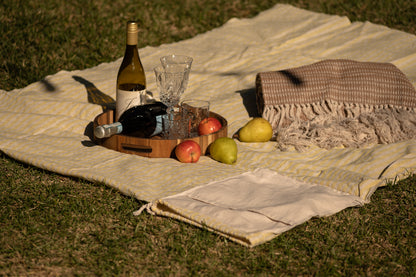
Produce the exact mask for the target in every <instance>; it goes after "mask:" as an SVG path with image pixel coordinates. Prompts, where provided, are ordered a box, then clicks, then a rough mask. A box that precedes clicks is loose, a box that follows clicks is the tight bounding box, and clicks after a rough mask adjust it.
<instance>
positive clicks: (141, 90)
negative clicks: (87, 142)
mask: <svg viewBox="0 0 416 277" xmlns="http://www.w3.org/2000/svg"><path fill="white" fill-rule="evenodd" d="M138 33H139V27H138V24H137V22H135V21H129V22H127V37H126V52H125V53H124V58H123V61H122V62H121V65H120V68H119V71H118V74H117V92H116V94H117V95H116V120H118V119H119V118H120V116H121V114H123V112H124V111H126V110H127V109H129V108H131V107H134V106H137V105H142V104H145V102H146V75H145V73H144V69H143V65H142V62H141V61H140V56H139V51H138V46H137V44H138Z"/></svg>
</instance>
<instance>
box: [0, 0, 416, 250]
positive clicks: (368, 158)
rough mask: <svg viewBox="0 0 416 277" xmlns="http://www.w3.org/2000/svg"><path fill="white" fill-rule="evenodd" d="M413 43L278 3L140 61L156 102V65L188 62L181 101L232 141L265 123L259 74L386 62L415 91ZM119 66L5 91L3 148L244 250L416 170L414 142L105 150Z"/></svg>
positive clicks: (0, 98) (144, 53) (146, 52)
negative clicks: (193, 159)
mask: <svg viewBox="0 0 416 277" xmlns="http://www.w3.org/2000/svg"><path fill="white" fill-rule="evenodd" d="M415 42H416V37H415V36H414V35H411V34H408V33H405V32H401V31H397V30H392V29H390V28H387V27H385V26H380V25H375V24H372V23H369V22H354V23H352V22H350V20H349V19H348V18H346V17H340V16H334V15H326V14H320V13H315V12H310V11H306V10H302V9H298V8H295V7H293V6H290V5H283V4H277V5H276V6H275V7H273V8H271V9H269V10H267V11H264V12H262V13H260V14H259V15H258V16H256V17H254V18H250V19H236V18H233V19H231V20H229V21H228V22H227V23H226V24H224V25H223V26H221V27H219V28H217V29H214V30H211V31H208V32H206V33H203V34H200V35H197V36H195V37H194V38H191V39H188V40H184V41H180V42H176V43H172V44H165V45H160V46H158V47H150V46H148V47H144V48H142V49H140V50H139V51H140V56H141V60H142V62H143V65H144V67H145V71H146V77H147V80H148V88H147V89H148V90H149V91H150V92H151V93H153V94H154V96H155V98H158V92H157V88H156V84H155V80H154V75H153V72H152V68H153V67H154V66H155V65H157V64H158V63H159V57H161V56H163V55H166V54H171V53H175V54H186V55H190V56H192V57H193V58H194V63H193V66H192V72H191V75H190V80H189V85H188V89H187V90H186V92H185V95H184V97H192V98H205V99H206V98H208V99H209V100H210V102H211V107H210V109H211V110H212V111H213V112H216V113H218V114H221V115H222V116H223V117H225V118H226V119H227V121H228V123H229V126H228V132H229V133H228V134H229V136H230V137H231V136H232V135H233V134H234V133H235V132H236V131H237V130H238V129H239V128H240V127H241V126H243V125H244V124H245V123H246V122H247V121H248V120H250V118H251V117H253V116H256V115H257V108H256V95H255V78H256V74H257V73H258V72H267V71H274V70H282V69H287V68H294V67H298V66H303V65H308V64H312V63H315V62H318V61H321V60H325V59H351V60H356V61H374V62H387V63H392V64H394V65H395V66H396V67H397V68H399V69H400V70H401V71H402V72H403V73H404V74H405V75H406V76H407V78H408V79H409V80H410V82H411V83H412V85H413V86H415V84H416V43H415ZM120 63H121V58H120V59H118V60H116V61H114V62H111V63H103V64H100V65H98V66H96V67H93V68H90V69H86V70H76V71H60V72H58V73H56V74H54V75H51V76H46V77H45V78H44V79H43V80H40V81H39V82H35V83H33V84H31V85H29V86H27V87H25V88H19V89H15V90H12V91H4V90H1V91H0V128H1V130H2V132H0V150H1V151H2V152H4V153H5V154H6V155H8V156H10V157H12V158H14V159H17V160H19V161H22V162H25V163H28V164H31V165H33V166H36V167H39V168H43V169H46V170H49V171H53V172H57V173H60V174H64V175H68V176H76V177H80V178H84V179H87V180H91V181H98V182H103V183H105V184H107V185H108V186H111V187H114V188H117V189H119V190H120V192H121V193H124V194H126V195H133V196H134V197H136V198H137V199H140V200H144V201H147V202H148V203H149V204H148V205H147V206H146V208H147V210H148V211H149V212H152V213H155V214H158V215H165V216H171V217H174V218H178V219H180V220H184V221H186V222H189V223H192V224H195V225H197V226H204V227H206V228H208V229H210V230H212V231H214V232H217V233H219V234H221V235H223V236H226V237H228V238H230V239H232V240H234V241H236V242H238V243H241V244H243V245H247V246H254V245H258V244H261V243H264V242H266V241H268V240H270V239H272V238H273V237H275V236H277V235H278V234H279V233H281V232H283V231H286V230H288V229H290V228H293V227H294V226H296V225H298V224H300V223H302V222H305V221H306V220H308V219H309V218H311V217H313V216H327V215H330V214H333V213H336V212H338V211H339V210H342V209H344V208H347V207H351V206H355V205H362V204H364V203H366V202H368V201H370V198H371V195H372V194H373V193H374V191H375V190H376V189H377V188H378V187H380V186H382V185H384V184H385V182H386V180H392V179H396V180H398V179H401V178H404V177H406V176H408V174H409V173H411V172H415V171H416V141H415V140H406V141H402V142H397V143H390V144H374V145H371V146H368V147H365V148H342V147H337V148H332V149H329V150H328V149H322V148H319V147H311V148H309V149H308V150H307V151H304V152H299V151H295V150H290V149H289V150H287V151H282V150H281V149H279V148H278V147H277V145H276V141H270V142H267V143H241V142H239V141H238V140H237V141H236V143H237V146H238V151H239V152H238V161H237V163H236V164H235V165H225V164H222V163H218V162H216V161H214V160H212V159H211V158H210V157H208V156H206V157H202V158H201V159H200V160H199V162H198V163H196V164H182V163H179V162H178V161H176V160H174V159H169V158H166V159H165V158H160V159H159V158H157V159H150V158H144V157H140V156H137V155H129V154H123V153H119V152H116V151H113V150H110V149H106V148H104V147H102V146H99V145H96V144H94V143H93V142H92V139H91V138H92V137H91V136H92V121H93V120H94V118H95V117H96V116H97V115H99V114H100V113H102V112H103V109H106V108H108V107H107V106H106V105H104V106H103V105H99V104H102V103H100V101H99V99H104V98H105V99H110V100H111V99H115V80H116V74H117V70H118V67H119V65H120ZM97 96H100V97H97ZM97 99H98V100H97ZM239 184H241V186H240V187H239ZM288 184H291V185H289V186H288ZM256 187H258V188H259V189H254V190H253V188H256ZM260 188H261V189H260ZM236 191H239V192H240V193H238V194H233V192H236ZM305 191H307V192H309V193H306V194H305V193H302V192H305ZM279 192H281V193H279ZM252 193H255V194H252ZM250 195H252V196H253V197H248V198H247V196H250ZM268 195H274V196H275V197H272V198H268V197H267V196H268ZM308 196H309V197H308ZM247 199H251V200H252V201H248V202H247ZM284 199H288V200H289V199H292V200H291V201H290V202H284V201H282V200H284ZM244 203H246V205H244ZM323 203H324V204H325V205H323ZM288 207H289V208H288ZM287 211H299V212H296V213H293V212H292V213H288V212H287Z"/></svg>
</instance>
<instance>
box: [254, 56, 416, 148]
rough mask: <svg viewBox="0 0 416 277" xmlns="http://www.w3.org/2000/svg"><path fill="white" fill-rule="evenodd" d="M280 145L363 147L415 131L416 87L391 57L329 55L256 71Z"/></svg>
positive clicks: (262, 108)
mask: <svg viewBox="0 0 416 277" xmlns="http://www.w3.org/2000/svg"><path fill="white" fill-rule="evenodd" d="M256 95H257V103H258V109H259V112H260V114H262V116H263V117H264V118H266V119H268V120H269V121H270V122H271V123H272V126H273V129H274V132H275V136H276V137H277V140H278V143H279V145H280V147H281V148H287V147H289V146H294V147H295V148H297V149H303V148H305V147H307V146H310V145H316V146H319V147H323V148H333V147H340V146H341V147H342V146H344V147H363V146H368V145H371V144H375V143H393V142H398V141H403V140H408V139H412V138H415V137H416V113H415V112H416V90H415V88H414V87H413V85H412V83H411V82H410V81H409V80H408V78H407V77H406V75H405V74H404V73H403V72H402V71H400V69H398V68H397V67H396V66H395V65H393V64H391V63H378V62H359V61H353V60H346V59H328V60H323V61H320V62H317V63H313V64H310V65H305V66H301V67H297V68H292V69H287V70H279V71H269V72H261V73H258V74H257V76H256Z"/></svg>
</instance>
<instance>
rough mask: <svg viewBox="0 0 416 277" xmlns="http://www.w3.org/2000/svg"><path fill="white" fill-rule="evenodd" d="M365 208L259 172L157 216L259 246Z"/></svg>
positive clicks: (200, 191) (178, 200) (356, 200)
mask: <svg viewBox="0 0 416 277" xmlns="http://www.w3.org/2000/svg"><path fill="white" fill-rule="evenodd" d="M362 204H364V201H363V200H362V199H361V198H360V197H358V196H354V195H350V194H347V193H343V192H340V191H337V190H334V189H331V188H328V187H325V186H320V185H313V184H307V183H305V182H301V181H298V180H296V179H293V178H289V177H286V176H283V175H281V174H279V173H277V172H275V171H273V170H270V169H266V168H258V169H255V170H254V171H251V172H246V173H243V174H240V175H237V176H234V177H231V178H227V179H225V180H222V181H216V182H211V183H209V184H207V185H204V186H199V187H196V188H193V189H190V190H188V191H185V192H183V193H180V194H177V195H173V196H169V197H166V198H163V199H161V200H159V201H156V202H155V203H154V204H152V206H151V211H153V212H155V213H156V214H160V215H165V216H171V217H175V218H178V219H181V220H186V221H188V222H190V223H193V224H195V225H197V226H205V227H206V226H208V227H209V228H211V229H212V230H213V231H215V232H217V233H220V234H222V235H224V236H227V237H229V238H231V239H233V240H235V241H237V242H239V243H241V244H244V245H247V246H255V245H257V244H258V243H260V242H264V240H265V239H266V240H267V238H270V239H272V238H273V237H275V236H276V235H277V234H279V233H282V232H284V231H287V230H289V229H291V228H293V227H295V226H297V225H299V224H301V223H303V222H305V221H307V220H309V219H310V218H312V217H315V216H328V215H332V214H334V213H337V212H339V211H341V210H343V209H345V208H347V207H352V206H357V205H362Z"/></svg>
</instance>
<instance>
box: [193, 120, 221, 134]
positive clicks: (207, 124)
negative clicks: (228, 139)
mask: <svg viewBox="0 0 416 277" xmlns="http://www.w3.org/2000/svg"><path fill="white" fill-rule="evenodd" d="M221 128H222V124H221V122H220V121H219V120H218V119H216V118H215V117H207V118H205V119H203V120H202V121H201V122H200V123H199V125H198V134H199V135H200V136H203V135H208V134H211V133H215V132H217V131H219V130H221Z"/></svg>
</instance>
